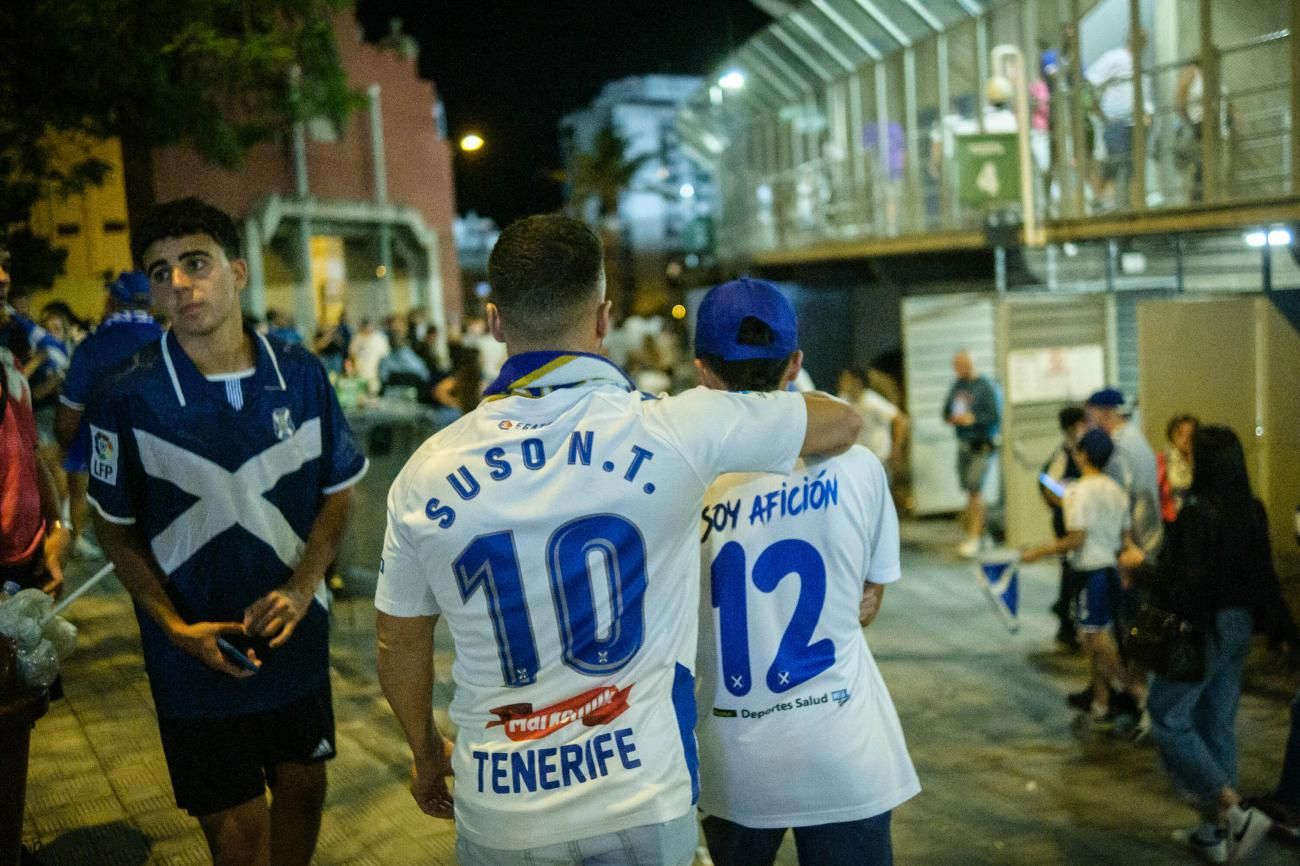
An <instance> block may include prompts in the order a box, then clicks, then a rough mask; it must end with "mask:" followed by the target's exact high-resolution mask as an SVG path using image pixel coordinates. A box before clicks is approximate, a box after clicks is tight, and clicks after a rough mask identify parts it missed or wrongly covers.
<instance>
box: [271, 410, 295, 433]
mask: <svg viewBox="0 0 1300 866" xmlns="http://www.w3.org/2000/svg"><path fill="white" fill-rule="evenodd" d="M271 425H272V426H273V427H274V428H275V438H276V439H279V440H281V441H283V440H285V439H288V438H289V437H290V436H292V435H293V432H294V427H293V416H292V415H290V414H289V410H288V409H287V408H285V407H281V408H279V409H276V410H275V411H273V412H272V413H271Z"/></svg>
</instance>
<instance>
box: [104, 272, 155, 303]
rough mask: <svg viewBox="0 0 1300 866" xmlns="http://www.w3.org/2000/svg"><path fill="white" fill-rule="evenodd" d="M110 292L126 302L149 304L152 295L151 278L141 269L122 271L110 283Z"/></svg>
mask: <svg viewBox="0 0 1300 866" xmlns="http://www.w3.org/2000/svg"><path fill="white" fill-rule="evenodd" d="M108 293H109V294H110V295H112V296H113V297H115V298H117V299H118V300H119V301H121V302H123V303H125V304H147V303H149V299H150V297H151V294H150V288H149V278H148V277H147V276H145V275H144V273H142V272H141V271H122V273H120V274H118V275H117V279H116V280H113V282H111V283H109V284H108Z"/></svg>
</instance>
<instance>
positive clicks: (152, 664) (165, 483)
mask: <svg viewBox="0 0 1300 866" xmlns="http://www.w3.org/2000/svg"><path fill="white" fill-rule="evenodd" d="M132 254H133V256H134V258H135V262H136V266H137V267H138V268H140V269H141V270H142V271H144V272H145V274H147V275H148V278H149V281H150V285H151V286H152V292H153V300H154V304H155V308H156V309H157V310H158V311H159V312H160V313H161V314H163V315H165V316H166V317H167V319H168V320H169V321H170V322H171V330H170V331H169V332H167V333H166V334H164V335H163V337H162V339H161V340H159V341H158V342H156V343H154V344H152V345H150V346H147V347H145V348H144V349H142V350H140V351H139V352H138V353H137V354H136V355H134V356H133V357H132V358H131V360H130V361H129V362H128V363H127V364H126V365H125V366H123V367H120V368H119V369H118V370H116V371H114V372H113V373H112V374H111V375H110V376H108V377H107V379H106V380H104V382H103V383H102V384H101V386H100V389H99V391H98V393H97V395H96V397H95V398H93V399H92V401H91V404H90V406H91V408H90V412H89V414H88V421H89V427H90V431H89V432H90V454H89V459H90V491H89V501H90V503H91V505H92V506H94V508H95V511H96V512H97V513H96V519H95V529H96V533H97V534H98V536H99V539H100V541H101V543H102V544H103V546H104V550H105V551H106V552H107V554H108V556H109V558H110V559H111V560H112V561H113V563H114V564H115V565H116V566H117V573H118V576H119V577H120V578H121V580H122V583H123V584H124V585H125V586H126V587H127V589H128V590H130V592H131V595H132V596H133V598H134V599H135V603H136V613H137V619H138V620H139V623H140V635H141V640H142V643H143V645H144V657H145V667H146V669H147V670H148V673H149V681H150V685H151V687H152V690H153V695H154V702H155V704H156V705H157V709H158V725H159V729H160V732H161V734H162V744H163V750H164V751H165V752H166V755H167V765H168V769H169V771H170V773H171V778H172V787H173V788H174V790H175V793H176V800H177V804H178V805H180V806H181V807H182V808H184V809H186V810H187V811H189V812H190V813H191V814H192V815H194V816H195V817H197V818H198V819H199V823H200V824H201V825H202V827H203V832H204V835H205V836H206V837H207V841H208V847H209V848H210V849H211V852H212V858H213V861H214V862H215V863H216V864H217V866H236V864H238V866H244V864H257V866H263V864H267V863H271V864H275V866H291V864H292V866H306V864H307V863H308V862H309V861H310V859H311V855H312V851H313V850H314V848H315V845H316V837H317V834H318V832H319V828H320V812H321V806H322V804H323V802H324V799H325V767H324V764H323V763H322V762H323V761H324V760H326V759H328V758H330V757H333V755H334V719H333V711H332V709H331V706H330V692H329V645H328V626H329V624H328V614H327V612H326V609H325V606H324V601H325V599H324V597H323V596H321V595H320V593H322V592H323V591H324V590H323V589H322V578H323V577H324V574H325V570H326V568H327V567H328V565H329V563H330V561H331V560H332V559H333V558H334V554H335V551H336V549H337V546H338V540H339V537H340V535H341V533H342V530H343V526H344V522H345V520H346V516H347V509H348V501H349V497H350V488H351V486H352V485H353V484H355V483H356V482H357V481H358V480H359V479H360V478H361V476H362V475H363V474H364V472H365V470H366V461H365V458H364V457H363V456H362V455H361V453H360V452H359V451H358V449H357V446H356V443H355V442H354V441H353V438H352V435H351V433H350V432H349V431H348V428H347V424H346V423H345V421H344V420H343V415H342V412H341V411H340V409H339V405H338V401H337V400H336V399H335V397H334V392H333V391H332V389H331V388H330V386H329V382H328V380H327V378H326V375H325V370H324V368H323V367H322V366H321V364H320V362H319V361H318V360H316V358H314V357H313V356H312V355H310V354H309V353H308V352H307V351H306V350H305V349H302V348H300V347H295V346H288V345H286V344H284V343H280V342H278V341H274V340H268V339H266V338H264V337H261V336H258V335H257V334H255V333H254V332H252V331H249V330H246V329H245V328H244V325H243V320H242V316H241V313H240V307H239V293H240V292H241V291H242V290H243V288H244V286H245V285H246V283H247V280H248V266H247V263H246V262H245V261H244V260H243V259H242V258H240V257H239V237H238V234H237V232H236V229H235V225H234V223H233V222H232V221H231V219H230V217H229V216H227V215H226V214H225V213H223V212H221V211H220V210H217V209H216V208H214V207H212V206H210V205H208V204H206V203H204V202H202V201H199V200H198V199H194V198H189V199H183V200H180V201H173V202H168V203H166V204H163V205H160V206H158V207H157V208H155V209H154V210H153V211H151V212H150V213H149V214H147V215H146V216H145V218H144V219H143V221H142V222H141V223H140V224H139V225H138V226H137V227H136V229H135V231H134V232H133V238H132ZM222 644H225V646H223V645H222ZM232 645H233V648H234V650H235V651H232V650H231V647H232ZM268 787H269V788H270V792H271V798H270V803H268V802H267V797H266V790H267V788H268Z"/></svg>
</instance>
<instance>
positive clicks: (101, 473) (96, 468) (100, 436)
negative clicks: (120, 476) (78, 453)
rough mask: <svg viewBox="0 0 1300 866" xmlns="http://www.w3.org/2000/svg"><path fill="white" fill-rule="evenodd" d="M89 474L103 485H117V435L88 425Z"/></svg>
mask: <svg viewBox="0 0 1300 866" xmlns="http://www.w3.org/2000/svg"><path fill="white" fill-rule="evenodd" d="M90 447H91V455H90V474H91V475H92V476H93V477H94V478H95V479H97V480H99V481H102V482H104V483H105V484H116V483H117V455H118V448H117V434H116V433H113V432H112V431H110V430H104V429H102V428H100V427H96V426H95V425H94V424H91V425H90Z"/></svg>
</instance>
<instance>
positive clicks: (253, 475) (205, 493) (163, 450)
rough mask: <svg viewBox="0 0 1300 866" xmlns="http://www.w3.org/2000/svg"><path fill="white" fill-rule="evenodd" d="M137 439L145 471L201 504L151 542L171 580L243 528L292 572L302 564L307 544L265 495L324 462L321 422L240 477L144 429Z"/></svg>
mask: <svg viewBox="0 0 1300 866" xmlns="http://www.w3.org/2000/svg"><path fill="white" fill-rule="evenodd" d="M134 433H135V441H136V444H137V445H138V447H139V450H140V463H141V465H142V466H143V467H144V471H145V472H147V473H149V474H150V475H152V476H153V477H154V478H159V479H162V480H164V481H168V482H170V483H172V484H175V485H176V486H177V487H179V488H180V489H181V490H184V491H185V492H186V493H188V494H190V495H192V496H197V497H198V498H199V501H198V502H195V503H194V504H193V505H191V506H190V507H189V508H187V509H186V510H185V511H184V513H182V514H180V515H179V516H178V517H177V518H176V519H175V520H173V521H172V522H171V524H170V525H169V526H168V527H167V528H166V529H164V530H163V531H162V532H160V533H158V534H157V535H155V536H154V537H153V540H152V541H151V542H150V547H151V548H152V549H153V554H154V556H155V557H156V558H157V559H158V564H159V565H160V566H162V569H163V571H164V572H166V573H168V574H171V573H172V572H174V571H175V570H176V569H178V568H180V567H181V566H182V565H184V564H185V563H186V562H188V561H189V559H190V557H192V556H193V555H194V554H195V553H197V552H198V551H199V550H200V549H201V548H202V547H203V545H205V544H207V543H208V542H209V541H211V540H212V539H214V538H216V537H217V536H218V535H220V534H221V533H223V532H225V531H226V530H227V529H230V528H231V527H232V526H241V527H243V528H244V529H246V530H248V532H249V533H251V534H252V535H254V536H255V537H257V538H259V539H261V540H262V541H264V542H266V544H267V545H268V546H269V547H270V548H271V549H272V550H274V551H275V554H276V556H278V557H279V558H280V561H281V562H283V563H284V564H285V565H287V566H289V567H290V568H292V567H293V566H295V565H297V564H298V559H299V557H300V556H301V555H302V551H303V548H304V547H305V546H306V543H305V542H304V541H303V539H301V538H299V537H298V534H297V533H296V532H294V531H293V527H292V526H290V525H289V521H287V520H285V519H284V515H283V514H281V513H280V511H279V509H277V508H276V507H275V506H274V505H272V504H271V503H270V501H268V500H267V499H266V497H265V494H266V493H268V492H270V491H271V489H272V488H274V487H275V485H276V484H278V483H279V481H280V479H281V478H283V477H285V476H286V475H289V474H292V473H294V472H297V471H298V470H299V469H301V468H302V466H303V464H304V463H307V462H308V461H309V460H315V459H316V458H317V457H320V456H321V423H320V419H319V418H313V419H311V420H310V421H307V422H306V423H304V424H303V425H302V426H301V427H299V428H298V430H297V432H295V433H294V434H293V435H292V436H290V437H289V438H288V439H285V440H283V441H281V442H277V443H276V444H274V445H272V446H271V447H269V448H267V449H266V450H265V451H263V452H262V453H260V454H257V455H255V456H253V457H250V458H249V459H248V460H246V461H244V464H243V465H242V466H240V467H239V468H238V469H236V470H235V471H234V472H228V471H226V470H225V469H223V468H222V467H220V466H218V465H217V464H216V463H213V462H212V461H211V460H208V459H207V458H204V457H200V456H199V455H197V454H194V453H192V452H190V451H186V450H185V449H184V448H181V447H179V446H177V445H174V444H172V443H171V442H168V441H167V440H166V439H161V438H159V437H157V436H154V435H153V434H152V433H148V432H146V431H144V430H140V429H136V430H135V431H134Z"/></svg>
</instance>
